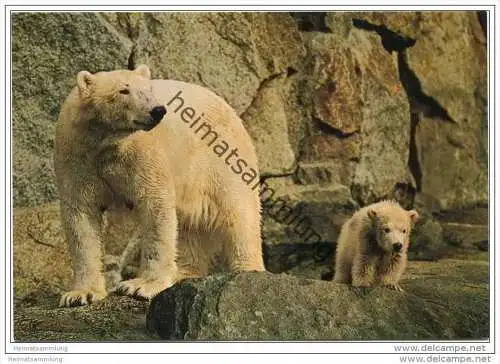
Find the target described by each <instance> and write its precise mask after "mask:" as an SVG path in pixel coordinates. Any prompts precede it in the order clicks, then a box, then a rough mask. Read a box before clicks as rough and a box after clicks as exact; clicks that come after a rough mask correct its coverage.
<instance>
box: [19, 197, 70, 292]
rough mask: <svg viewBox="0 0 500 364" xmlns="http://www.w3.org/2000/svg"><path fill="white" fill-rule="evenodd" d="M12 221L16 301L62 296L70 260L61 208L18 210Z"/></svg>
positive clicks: (65, 287)
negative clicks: (60, 216) (61, 219)
mask: <svg viewBox="0 0 500 364" xmlns="http://www.w3.org/2000/svg"><path fill="white" fill-rule="evenodd" d="M13 217H14V219H13V221H14V224H13V226H14V232H13V237H14V244H13V250H14V254H13V256H14V262H13V263H14V267H13V268H14V269H13V270H14V297H15V298H20V299H22V298H25V297H29V296H38V295H42V296H47V295H49V296H50V295H59V294H61V293H62V292H64V291H65V290H67V289H68V287H69V285H70V282H71V277H72V271H71V260H70V257H69V253H68V249H67V247H66V242H65V239H64V237H63V235H62V232H61V222H60V219H59V208H58V206H57V205H55V204H49V205H46V206H42V207H39V208H32V209H16V210H14V216H13ZM55 262H57V264H55Z"/></svg>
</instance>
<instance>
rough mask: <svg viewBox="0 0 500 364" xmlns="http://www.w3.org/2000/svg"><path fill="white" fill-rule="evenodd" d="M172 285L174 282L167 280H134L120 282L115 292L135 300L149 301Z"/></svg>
mask: <svg viewBox="0 0 500 364" xmlns="http://www.w3.org/2000/svg"><path fill="white" fill-rule="evenodd" d="M173 284H174V282H172V281H170V280H168V279H167V280H165V279H161V280H160V279H158V280H151V279H144V278H134V279H129V280H127V281H122V282H120V283H119V284H118V286H117V288H116V290H115V292H116V293H117V294H120V295H124V296H131V297H134V298H137V299H143V300H149V299H150V298H152V297H153V296H155V295H156V294H158V293H160V292H161V291H163V290H165V289H167V288H169V287H171V286H172V285H173Z"/></svg>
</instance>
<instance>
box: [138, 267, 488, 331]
mask: <svg viewBox="0 0 500 364" xmlns="http://www.w3.org/2000/svg"><path fill="white" fill-rule="evenodd" d="M402 286H403V287H404V288H405V289H406V291H407V293H398V292H395V291H392V290H389V289H386V288H375V289H372V290H369V291H368V292H367V293H365V294H360V292H359V291H358V290H356V289H353V288H352V287H350V286H347V285H341V284H337V283H332V282H325V281H319V280H309V279H303V278H295V277H293V276H289V275H285V274H280V275H274V274H270V273H242V274H237V275H234V274H232V275H217V276H210V277H207V278H204V279H194V280H193V279H190V280H185V281H183V282H181V283H179V284H177V285H175V286H173V287H172V288H170V289H168V290H166V291H163V292H162V293H160V294H159V295H157V296H156V297H155V298H153V300H152V302H151V305H150V307H149V309H148V316H147V327H148V330H149V332H151V333H152V334H156V335H158V336H159V338H161V339H163V340H335V339H341V340H367V339H370V340H374V339H377V340H423V339H427V340H451V339H455V340H456V339H467V338H469V339H472V338H474V339H479V338H487V337H488V335H489V317H488V310H489V309H488V308H489V303H488V297H489V293H488V264H487V262H486V261H474V262H464V261H453V260H450V261H443V262H442V263H440V264H436V263H418V264H414V263H410V267H409V269H408V274H407V276H406V278H405V279H404V280H403V281H402ZM471 287H473V288H474V289H473V290H471Z"/></svg>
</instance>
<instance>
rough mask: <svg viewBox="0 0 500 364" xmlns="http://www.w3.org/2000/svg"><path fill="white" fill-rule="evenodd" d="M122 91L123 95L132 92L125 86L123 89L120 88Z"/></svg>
mask: <svg viewBox="0 0 500 364" xmlns="http://www.w3.org/2000/svg"><path fill="white" fill-rule="evenodd" d="M120 93H121V94H122V95H128V94H129V93H130V91H129V90H128V89H126V88H124V89H123V90H120Z"/></svg>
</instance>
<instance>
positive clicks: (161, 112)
mask: <svg viewBox="0 0 500 364" xmlns="http://www.w3.org/2000/svg"><path fill="white" fill-rule="evenodd" d="M166 113H167V109H165V107H164V106H155V107H154V108H153V110H151V112H150V113H149V114H150V115H151V118H152V119H153V120H154V121H156V122H159V121H160V120H161V119H163V117H164V116H165V114H166Z"/></svg>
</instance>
